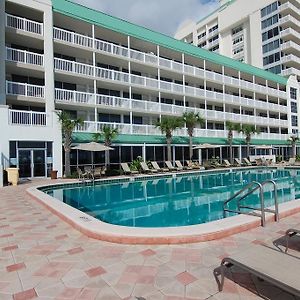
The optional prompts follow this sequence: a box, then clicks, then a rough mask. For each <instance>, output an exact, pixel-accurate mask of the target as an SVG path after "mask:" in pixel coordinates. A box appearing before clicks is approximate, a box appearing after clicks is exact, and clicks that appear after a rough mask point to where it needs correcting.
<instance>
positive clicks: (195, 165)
mask: <svg viewBox="0 0 300 300" xmlns="http://www.w3.org/2000/svg"><path fill="white" fill-rule="evenodd" d="M186 164H187V166H188V167H189V168H192V169H195V170H203V169H204V167H203V166H201V165H200V164H199V163H198V162H197V161H195V162H193V161H191V160H187V161H186Z"/></svg>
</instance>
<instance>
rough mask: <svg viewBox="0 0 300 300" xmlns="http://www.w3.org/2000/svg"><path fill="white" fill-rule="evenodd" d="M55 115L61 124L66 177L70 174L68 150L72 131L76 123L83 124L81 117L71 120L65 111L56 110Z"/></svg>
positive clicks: (69, 149)
mask: <svg viewBox="0 0 300 300" xmlns="http://www.w3.org/2000/svg"><path fill="white" fill-rule="evenodd" d="M56 115H57V117H58V120H59V122H60V124H61V131H62V137H63V145H64V150H65V176H66V177H68V176H70V175H71V167H70V152H71V145H72V133H73V131H74V129H75V128H76V127H77V126H78V125H80V126H82V125H83V120H82V119H81V118H78V119H75V120H72V119H71V116H70V115H69V114H68V113H67V112H65V111H59V112H56Z"/></svg>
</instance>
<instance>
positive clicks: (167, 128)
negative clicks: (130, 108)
mask: <svg viewBox="0 0 300 300" xmlns="http://www.w3.org/2000/svg"><path fill="white" fill-rule="evenodd" d="M183 125H184V123H183V120H182V118H174V117H162V118H161V120H160V121H157V122H156V123H155V126H156V127H157V128H159V129H160V131H161V133H164V134H165V135H166V140H167V149H168V160H169V161H171V160H172V154H171V143H172V135H173V131H174V130H176V129H179V128H182V127H183Z"/></svg>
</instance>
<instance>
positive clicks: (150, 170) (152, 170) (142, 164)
mask: <svg viewBox="0 0 300 300" xmlns="http://www.w3.org/2000/svg"><path fill="white" fill-rule="evenodd" d="M140 164H141V168H142V170H143V171H144V172H145V173H157V170H155V169H149V167H148V165H147V164H146V163H145V162H141V163H140Z"/></svg>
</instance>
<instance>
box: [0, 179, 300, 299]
mask: <svg viewBox="0 0 300 300" xmlns="http://www.w3.org/2000/svg"><path fill="white" fill-rule="evenodd" d="M38 183H39V184H40V183H41V182H35V183H34V184H38ZM34 184H33V183H27V184H22V185H20V186H18V187H5V188H3V189H0V299H1V300H6V299H15V300H24V299H34V298H36V299H45V300H46V299H65V300H67V299H81V300H88V299H104V300H120V299H126V300H137V299H138V300H145V299H146V300H182V299H186V300H195V299H210V300H217V299H218V300H221V299H228V300H235V299H243V300H245V299H249V300H250V299H261V298H260V297H259V296H258V293H259V294H261V295H263V296H264V297H267V298H269V299H278V300H285V299H289V300H290V299H294V300H295V299H296V298H295V297H292V296H290V295H288V294H285V293H283V292H282V291H281V290H279V289H278V288H276V287H273V286H270V285H268V284H266V283H265V282H261V281H259V280H258V279H257V278H255V277H252V276H250V275H249V274H247V273H244V272H243V271H241V270H238V269H234V270H233V271H232V273H228V277H229V278H232V279H233V280H234V281H235V282H237V283H235V282H234V281H233V280H229V279H226V280H225V288H224V291H223V292H222V293H219V292H218V290H217V284H216V282H215V280H214V277H213V269H214V268H215V267H217V266H218V265H219V264H220V260H221V258H222V257H224V256H227V255H230V254H231V253H234V252H238V251H243V249H245V248H248V247H251V244H261V243H267V244H270V245H272V241H274V240H276V239H278V238H280V237H282V236H283V234H284V231H285V230H286V229H287V228H289V227H297V228H300V214H297V215H294V216H291V217H288V218H285V219H282V220H281V221H280V223H279V224H276V223H272V224H270V223H269V224H268V225H267V227H266V228H257V229H254V230H250V231H248V232H244V233H241V234H237V235H234V236H231V237H227V238H224V239H221V240H218V241H212V242H204V243H198V244H188V245H172V246H167V245H166V246H140V245H139V246H132V245H131V246H130V245H117V244H111V243H107V242H102V241H97V240H93V239H90V238H87V237H86V236H84V235H82V234H81V233H80V232H78V231H76V230H74V229H73V228H72V227H70V226H69V225H68V224H66V223H65V222H63V221H61V220H60V219H59V218H58V217H56V216H54V215H53V214H52V213H51V212H50V211H48V210H47V209H46V208H44V207H43V206H41V205H40V204H39V203H37V202H36V201H34V200H32V199H31V198H30V197H29V196H28V195H26V193H25V190H26V189H27V188H28V187H30V186H32V185H34ZM292 246H293V245H292ZM296 246H297V245H294V246H293V248H294V249H295V250H291V251H293V254H295V255H297V256H299V257H300V252H297V251H296ZM298 246H299V247H298V250H300V243H299V240H298ZM291 272H298V274H297V275H296V274H295V276H299V277H300V271H299V270H291ZM243 286H245V287H246V288H244V287H243Z"/></svg>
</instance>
